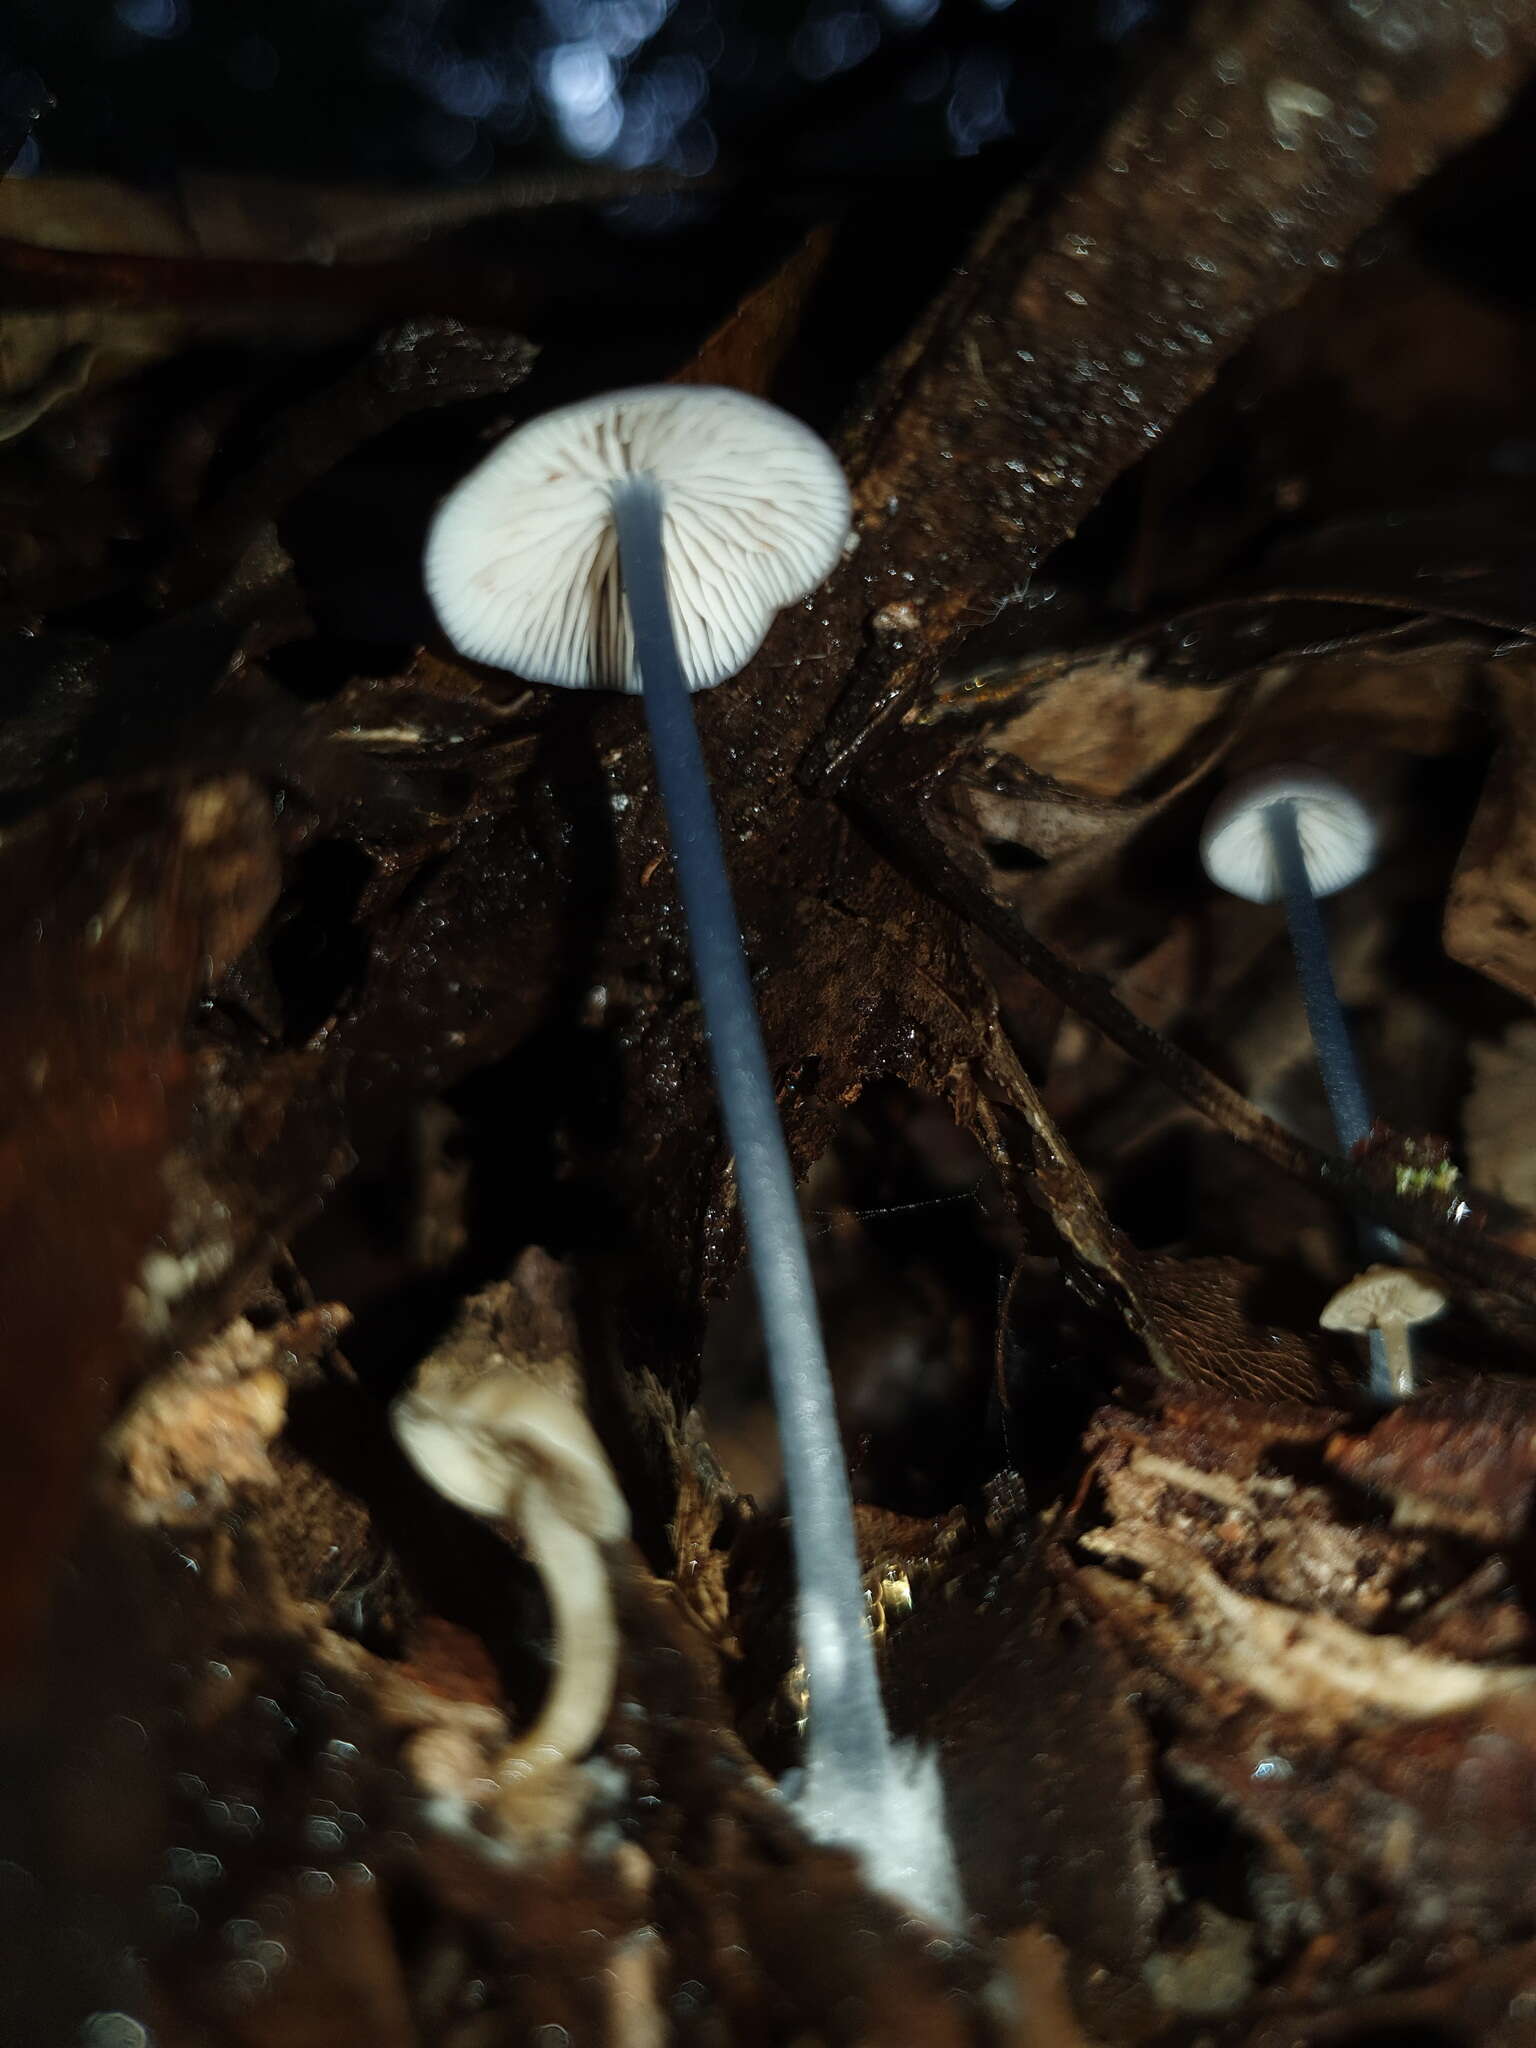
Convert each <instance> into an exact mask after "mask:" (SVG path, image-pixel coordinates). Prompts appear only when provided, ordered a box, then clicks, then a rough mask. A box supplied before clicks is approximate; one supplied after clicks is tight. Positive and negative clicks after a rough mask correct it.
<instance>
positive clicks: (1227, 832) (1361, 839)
mask: <svg viewBox="0 0 1536 2048" xmlns="http://www.w3.org/2000/svg"><path fill="white" fill-rule="evenodd" d="M1280 809H1288V810H1289V811H1290V813H1291V815H1292V816H1293V817H1294V818H1295V820H1296V837H1297V839H1298V840H1299V841H1300V842H1301V854H1302V859H1303V861H1304V862H1305V864H1306V878H1307V887H1308V888H1309V889H1310V890H1311V892H1312V894H1313V895H1314V896H1332V895H1334V894H1336V893H1337V891H1338V890H1340V889H1347V888H1348V887H1349V885H1350V883H1351V882H1358V881H1359V879H1360V877H1361V876H1362V875H1364V874H1368V873H1369V872H1370V869H1371V865H1372V863H1373V862H1374V860H1375V858H1376V827H1375V824H1374V823H1373V821H1372V818H1371V814H1370V812H1369V811H1368V810H1367V809H1366V807H1365V805H1364V804H1363V803H1362V802H1361V801H1360V799H1359V797H1357V796H1356V795H1355V793H1354V791H1353V790H1352V789H1349V788H1346V786H1345V785H1344V784H1343V783H1342V782H1336V781H1335V780H1334V778H1333V777H1332V776H1331V775H1323V774H1321V773H1319V772H1318V770H1316V769H1315V768H1302V767H1293V766H1289V765H1286V766H1280V767H1273V768H1266V769H1263V770H1262V771H1261V772H1259V773H1258V774H1254V775H1246V776H1244V777H1242V778H1241V779H1240V780H1239V781H1237V782H1234V783H1233V784H1232V785H1231V787H1230V788H1228V789H1227V790H1225V791H1224V792H1223V794H1222V795H1221V796H1220V797H1219V798H1218V799H1217V801H1216V802H1215V803H1214V804H1213V805H1212V806H1211V809H1210V814H1209V815H1208V817H1207V818H1206V821H1205V830H1204V831H1203V832H1202V833H1201V835H1200V858H1201V860H1202V861H1203V862H1204V864H1205V871H1206V873H1207V874H1208V875H1209V876H1210V878H1211V880H1212V881H1213V882H1214V883H1215V884H1216V886H1217V887H1218V888H1219V889H1225V890H1226V891H1227V892H1228V894H1229V895H1232V896H1245V897H1246V898H1247V899H1248V901H1249V902H1250V903H1273V902H1275V901H1276V900H1277V898H1279V897H1280V896H1281V895H1283V894H1284V876H1283V872H1282V867H1281V861H1280V858H1279V854H1278V852H1277V849H1276V845H1275V838H1274V831H1273V827H1274V823H1275V816H1274V814H1275V813H1276V811H1277V810H1280Z"/></svg>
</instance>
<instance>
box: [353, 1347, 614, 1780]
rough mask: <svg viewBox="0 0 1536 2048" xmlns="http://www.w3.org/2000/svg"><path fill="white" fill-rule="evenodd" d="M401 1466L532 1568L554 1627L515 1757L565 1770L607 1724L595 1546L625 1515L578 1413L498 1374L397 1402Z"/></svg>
mask: <svg viewBox="0 0 1536 2048" xmlns="http://www.w3.org/2000/svg"><path fill="white" fill-rule="evenodd" d="M390 1419H391V1421H392V1423H393V1425H394V1430H395V1435H396V1436H397V1437H398V1438H399V1440H400V1444H401V1446H402V1448H403V1449H404V1450H405V1452H406V1454H407V1456H408V1457H409V1458H410V1459H411V1462H412V1463H413V1464H414V1465H415V1466H416V1468H417V1470H418V1471H419V1472H420V1473H421V1474H422V1476H423V1478H425V1479H427V1480H428V1481H430V1483H431V1484H432V1485H433V1486H435V1487H436V1488H437V1490H438V1492H439V1493H441V1494H442V1495H444V1496H445V1498H446V1499H448V1500H451V1501H453V1502H454V1504H455V1505H456V1506H458V1507H461V1508H467V1509H468V1510H469V1511H470V1513H471V1514H476V1515H483V1516H485V1517H486V1518H487V1520H490V1521H498V1522H506V1523H509V1524H511V1525H512V1526H513V1527H514V1528H515V1529H516V1531H517V1533H518V1535H519V1536H520V1537H521V1538H522V1542H523V1545H524V1548H525V1549H526V1550H527V1552H528V1555H529V1557H530V1558H531V1559H532V1561H533V1563H534V1564H535V1565H536V1566H537V1568H538V1571H539V1575H540V1578H541V1579H542V1581H543V1585H544V1593H545V1598H546V1599H547V1600H548V1602H549V1612H550V1619H551V1620H552V1622H553V1623H554V1646H553V1660H552V1661H553V1665H554V1676H553V1678H552V1679H551V1681H550V1687H549V1692H548V1694H547V1696H546V1698H545V1700H544V1704H543V1708H542V1710H541V1711H540V1714H539V1717H538V1720H537V1722H536V1723H535V1725H534V1727H533V1728H532V1729H531V1730H530V1732H529V1734H528V1736H527V1738H526V1740H525V1742H524V1743H523V1745H522V1746H523V1748H524V1749H525V1750H527V1751H537V1752H539V1753H541V1754H544V1753H550V1752H553V1753H555V1754H557V1755H559V1756H562V1757H565V1758H567V1759H569V1760H571V1761H574V1760H575V1759H576V1758H578V1757H581V1756H583V1755H585V1754H586V1752H587V1751H588V1750H589V1749H590V1748H591V1747H592V1744H593V1743H594V1741H596V1739H597V1736H598V1733H599V1731H600V1729H601V1728H602V1725H603V1722H604V1721H605V1720H606V1719H607V1716H608V1707H609V1702H610V1701H611V1699H612V1697H613V1681H614V1671H615V1668H616V1666H617V1661H618V1645H619V1637H618V1628H617V1625H616V1623H615V1621H614V1614H613V1596H612V1593H611V1591H610V1588H609V1584H608V1571H607V1566H606V1564H605V1561H604V1558H603V1545H605V1544H608V1543H618V1542H620V1541H621V1540H622V1539H623V1538H624V1537H625V1536H626V1535H627V1534H628V1533H629V1510H628V1508H627V1507H626V1505H625V1502H624V1496H623V1494H622V1493H621V1492H620V1491H619V1487H618V1482H617V1481H616V1480H615V1478H614V1476H613V1470H612V1468H611V1466H610V1465H609V1463H608V1459H607V1457H606V1455H605V1453H604V1451H603V1447H602V1445H601V1444H600V1443H599V1442H598V1440H597V1438H596V1436H595V1435H594V1434H593V1431H592V1426H591V1424H590V1423H589V1422H588V1421H587V1418H586V1417H585V1415H583V1414H582V1412H581V1410H580V1409H579V1408H578V1407H577V1406H576V1405H575V1403H574V1402H572V1401H569V1400H567V1399H566V1398H565V1397H564V1396H563V1395H561V1394H559V1393H557V1392H555V1391H554V1390H553V1389H552V1388H549V1387H546V1386H542V1385H540V1384H539V1383H538V1382H537V1381H535V1380H531V1379H530V1378H529V1377H528V1375H527V1374H526V1373H524V1372H521V1371H519V1370H517V1369H516V1368H515V1367H511V1366H503V1367H496V1368H493V1369H492V1370H491V1371H489V1372H486V1373H482V1374H481V1375H480V1377H479V1378H478V1379H475V1380H471V1381H470V1382H469V1383H468V1384H467V1385H463V1386H460V1387H458V1388H453V1389H443V1390H433V1391H429V1392H420V1391H417V1392H412V1393H407V1394H403V1395H401V1397H400V1398H399V1399H398V1400H397V1401H396V1402H395V1404H394V1406H393V1408H392V1409H391V1411H390Z"/></svg>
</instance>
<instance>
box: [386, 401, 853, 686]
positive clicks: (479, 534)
mask: <svg viewBox="0 0 1536 2048" xmlns="http://www.w3.org/2000/svg"><path fill="white" fill-rule="evenodd" d="M637 478H640V479H646V480H648V481H649V482H651V483H653V484H654V485H655V486H656V487H657V489H658V490H659V492H660V494H661V499H662V509H661V525H662V541H663V547H664V551H665V555H666V591H667V600H668V604H669V607H670V610H671V615H672V625H673V629H674V631H675V633H676V635H677V652H678V658H679V660H680V662H681V664H682V669H683V673H684V676H685V677H686V679H687V682H688V686H689V688H690V689H693V690H705V689H709V688H710V687H711V686H712V685H713V684H715V683H719V682H722V681H724V679H725V678H726V677H727V676H731V675H735V674H736V673H737V671H738V670H740V669H742V668H744V667H745V666H746V664H747V663H748V662H749V661H750V660H751V658H752V656H753V655H754V654H755V653H756V652H757V650H758V648H759V647H760V646H761V645H762V642H763V636H764V635H765V634H766V632H767V631H768V628H769V626H770V625H771V624H772V622H773V617H774V614H775V613H776V612H778V611H779V610H781V609H782V608H783V606H785V605H787V604H791V603H793V602H794V600H795V599H796V598H798V597H804V596H805V594H806V593H807V592H808V591H811V590H814V589H815V587H816V585H817V584H818V583H820V582H821V580H822V578H823V577H824V576H826V575H827V574H828V572H829V571H830V570H831V568H832V567H833V565H834V564H835V562H836V561H837V558H838V556H839V554H840V553H841V551H842V547H843V542H844V540H845V539H846V537H847V533H848V518H849V506H848V486H847V484H846V483H845V482H844V481H843V473H842V471H841V469H839V467H838V465H837V460H836V458H835V456H834V455H833V454H832V451H831V450H830V449H829V448H828V447H827V445H826V443H825V442H824V441H822V440H821V439H820V438H819V437H818V436H817V435H815V434H813V433H812V432H811V430H810V429H809V428H808V427H803V426H802V425H801V424H800V422H799V421H798V420H793V419H790V418H789V417H788V415H787V414H785V413H782V412H780V411H779V410H778V408H777V407H776V406H772V405H765V404H764V403H763V401H762V400H761V399H758V398H749V397H748V396H747V395H746V394H745V393H744V392H741V391H726V390H718V389H715V388H712V387H709V386H704V385H696V386H688V385H674V384H658V385H653V386H650V387H648V388H641V389H639V390H635V391H619V392H614V393H612V394H611V395H608V396H605V397H602V398H590V399H583V400H582V401H581V403H580V404H577V405H566V406H562V407H560V409H559V410H558V411H556V412H548V413H545V414H543V415H542V416H541V417H540V418H538V419H535V420H531V421H529V422H528V424H527V425H526V426H523V427H520V428H518V430H517V431H516V432H515V433H513V434H510V435H508V437H507V439H506V440H505V441H503V442H502V443H501V445H500V446H499V447H498V448H495V449H493V450H492V452H491V453H490V454H489V455H488V456H487V457H486V458H485V460H484V461H483V462H482V463H481V464H480V466H479V468H478V469H475V470H472V471H471V472H470V474H469V475H468V476H467V477H465V479H464V481H463V482H462V483H461V484H459V485H458V487H457V488H456V489H455V490H453V491H452V492H451V493H450V494H449V495H448V497H447V498H445V499H444V501H443V503H442V505H441V507H440V508H439V510H438V513H437V516H436V518H435V519H434V520H433V522H432V530H431V533H430V535H429V536H428V539H427V553H426V582H427V589H428V591H429V592H430V593H431V597H432V602H433V604H434V606H435V607H436V610H437V615H438V617H439V619H440V620H441V621H442V624H443V629H444V631H445V632H446V633H447V635H448V637H449V639H450V640H451V641H452V642H453V644H454V646H455V647H457V648H458V650H459V651H460V653H461V654H467V655H469V656H470V658H471V659H472V660H475V661H485V662H490V663H492V664H493V665H494V666H495V667H497V668H505V669H510V670H511V671H512V672H513V673H514V674H515V675H519V676H522V677H524V678H526V680H527V681H529V682H535V683H558V684H560V685H561V686H562V688H565V689H578V690H579V689H588V688H591V689H620V690H638V689H639V688H640V686H641V685H640V673H639V667H638V664H637V662H636V658H635V644H634V633H633V630H632V628H631V624H630V617H629V612H628V610H627V608H626V605H625V602H624V583H623V579H622V577H621V574H620V568H619V545H618V535H617V531H616V529H615V525H614V493H615V490H616V489H618V488H621V487H622V486H623V485H625V484H626V483H630V482H633V481H634V480H635V479H637Z"/></svg>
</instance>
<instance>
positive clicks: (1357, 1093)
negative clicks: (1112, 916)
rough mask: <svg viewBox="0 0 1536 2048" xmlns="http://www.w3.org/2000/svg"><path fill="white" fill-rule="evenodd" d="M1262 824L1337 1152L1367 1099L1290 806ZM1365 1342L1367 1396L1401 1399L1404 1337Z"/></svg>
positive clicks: (1373, 1255)
mask: <svg viewBox="0 0 1536 2048" xmlns="http://www.w3.org/2000/svg"><path fill="white" fill-rule="evenodd" d="M1264 826H1265V830H1266V831H1267V832H1268V834H1269V843H1270V846H1271V848H1272V849H1273V851H1274V856H1275V867H1276V869H1277V871H1278V873H1279V876H1280V893H1281V897H1282V899H1283V901H1284V903H1285V922H1286V926H1287V929H1288V930H1289V932H1290V935H1291V954H1292V957H1293V958H1294V960H1295V962H1296V979H1297V981H1298V982H1299V983H1300V984H1301V1000H1302V1003H1303V1005H1304V1006H1305V1009H1306V1013H1307V1028H1308V1030H1309V1031H1310V1032H1311V1034H1312V1049H1313V1051H1314V1053H1315V1054H1316V1055H1317V1065H1318V1071H1319V1073H1320V1074H1321V1075H1322V1080H1323V1092H1324V1093H1325V1094H1326V1096H1327V1097H1328V1109H1329V1114H1330V1115H1331V1116H1332V1119H1333V1129H1334V1135H1335V1137H1336V1138H1337V1139H1338V1141H1339V1149H1340V1151H1341V1152H1350V1151H1352V1150H1353V1149H1354V1147H1355V1146H1356V1145H1358V1144H1360V1143H1362V1141H1363V1140H1364V1139H1366V1138H1368V1137H1369V1136H1370V1133H1371V1124H1372V1121H1373V1118H1372V1114H1371V1104H1370V1097H1369V1096H1368V1095H1367V1094H1366V1090H1365V1076H1364V1074H1363V1073H1362V1072H1361V1068H1360V1060H1359V1057H1358V1055H1357V1054H1356V1051H1355V1041H1354V1037H1353V1035H1352V1034H1351V1032H1350V1028H1349V1019H1348V1018H1347V1017H1346V1016H1345V1014H1344V1005H1343V1004H1342V1003H1341V1002H1340V1001H1339V989H1338V984H1337V982H1336V981H1335V980H1334V978H1333V960H1332V957H1331V956H1330V954H1329V951H1328V934H1327V931H1326V930H1325V929H1324V926H1323V915H1322V911H1321V910H1320V909H1319V907H1318V901H1317V898H1316V896H1315V895H1314V894H1313V892H1312V883H1311V881H1310V879H1309V878H1308V875H1307V862H1306V856H1305V854H1304V853H1303V852H1302V847H1301V832H1300V829H1299V826H1298V824H1297V819H1296V806H1295V804H1294V803H1290V802H1284V801H1282V802H1279V803H1273V804H1270V805H1268V806H1267V807H1266V809H1265V812H1264ZM1358 1235H1359V1240H1360V1250H1361V1253H1362V1255H1363V1256H1364V1257H1365V1258H1367V1259H1387V1260H1390V1259H1395V1258H1397V1257H1398V1256H1399V1255H1400V1254H1401V1251H1402V1246H1401V1245H1400V1244H1399V1242H1398V1240H1397V1239H1396V1237H1394V1236H1393V1234H1392V1232H1391V1231H1389V1230H1382V1229H1381V1228H1380V1227H1379V1226H1378V1225H1376V1224H1371V1223H1362V1224H1361V1225H1360V1226H1359V1231H1358ZM1369 1343H1370V1353H1371V1377H1370V1391H1371V1393H1372V1394H1373V1395H1375V1397H1376V1398H1377V1400H1379V1401H1402V1400H1405V1399H1406V1398H1407V1396H1408V1395H1409V1394H1411V1393H1412V1392H1413V1387H1414V1366H1413V1343H1412V1339H1411V1338H1410V1337H1409V1335H1408V1333H1407V1331H1406V1330H1404V1329H1402V1328H1401V1327H1399V1328H1397V1329H1395V1330H1393V1331H1392V1332H1391V1333H1390V1334H1389V1333H1388V1332H1387V1331H1385V1330H1372V1332H1371V1334H1370V1339H1369Z"/></svg>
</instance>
